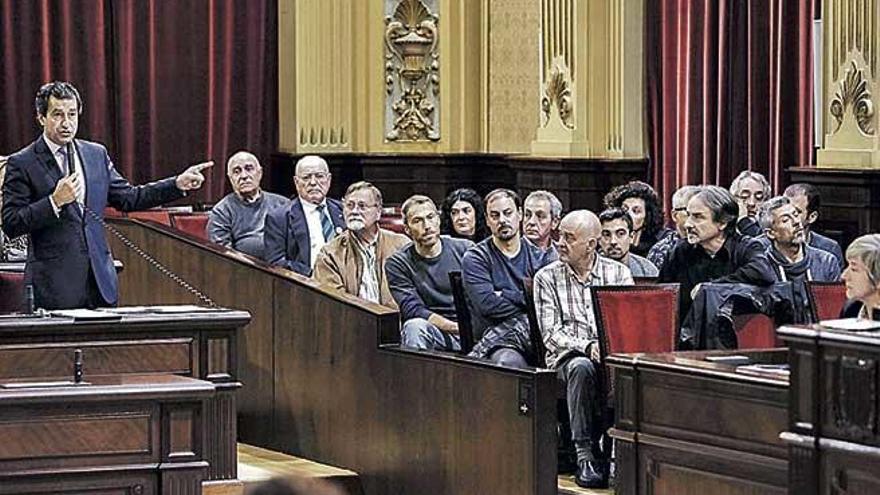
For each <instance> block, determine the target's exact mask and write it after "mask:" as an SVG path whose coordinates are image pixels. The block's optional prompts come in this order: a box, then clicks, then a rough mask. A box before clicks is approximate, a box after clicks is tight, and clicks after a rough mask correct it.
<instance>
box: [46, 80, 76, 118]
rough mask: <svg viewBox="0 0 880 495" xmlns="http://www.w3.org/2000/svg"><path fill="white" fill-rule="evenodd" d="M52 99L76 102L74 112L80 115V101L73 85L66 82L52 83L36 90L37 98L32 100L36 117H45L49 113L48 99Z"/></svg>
mask: <svg viewBox="0 0 880 495" xmlns="http://www.w3.org/2000/svg"><path fill="white" fill-rule="evenodd" d="M52 97H54V98H55V99H56V100H76V110H77V112H78V113H82V107H83V104H82V99H81V98H80V97H79V91H77V90H76V88H75V87H73V84H70V83H69V82H66V81H52V82H50V83H46V84H44V85H42V86H40V89H38V90H37V97H36V98H35V99H34V107H35V108H36V109H37V115H42V116H43V117H45V116H46V112H47V111H49V98H52Z"/></svg>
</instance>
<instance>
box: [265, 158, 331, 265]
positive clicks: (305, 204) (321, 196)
mask: <svg viewBox="0 0 880 495" xmlns="http://www.w3.org/2000/svg"><path fill="white" fill-rule="evenodd" d="M330 179H331V176H330V169H329V168H328V167H327V162H326V161H325V160H324V159H323V158H321V157H320V156H316V155H307V156H304V157H302V158H301V159H300V160H299V161H298V162H297V163H296V170H295V172H294V177H293V182H294V185H296V193H297V195H298V197H297V198H296V199H294V200H293V201H291V203H290V208H279V209H275V210H273V211H271V212H269V214H268V215H267V216H266V226H265V232H264V234H263V236H264V242H265V255H264V259H265V260H266V261H268V262H269V263H271V264H273V265H275V266H280V267H283V268H287V269H288V270H293V271H295V272H297V273H299V274H301V275H305V276H310V275H311V274H312V269H313V268H314V267H315V261H316V260H317V259H318V253H319V252H320V251H321V248H322V247H324V245H325V244H326V243H328V242H330V241H331V240H332V239H333V238H334V237H335V236H336V235H337V233H339V232H341V231H342V229H343V228H344V227H345V220H344V219H343V216H342V203H340V202H339V201H337V200H335V199H331V198H328V197H327V191H329V190H330Z"/></svg>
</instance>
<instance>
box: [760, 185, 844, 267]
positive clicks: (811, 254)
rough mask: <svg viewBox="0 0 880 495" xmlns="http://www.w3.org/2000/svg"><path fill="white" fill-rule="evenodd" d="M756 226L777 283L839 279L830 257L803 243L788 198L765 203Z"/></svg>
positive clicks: (833, 261)
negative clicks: (763, 238) (765, 246)
mask: <svg viewBox="0 0 880 495" xmlns="http://www.w3.org/2000/svg"><path fill="white" fill-rule="evenodd" d="M758 223H759V224H760V225H761V228H762V229H764V235H765V236H766V238H767V240H768V241H769V244H770V245H769V247H768V248H767V257H768V259H769V260H770V263H771V264H772V265H773V267H774V268H775V269H776V270H775V271H776V274H777V275H778V277H779V280H780V281H788V280H808V281H812V280H815V281H819V282H832V281H835V280H839V279H840V267H839V266H838V265H837V259H835V258H834V255H833V254H831V253H828V252H826V251H822V250H821V249H816V248H814V247H812V246H810V245H808V244H807V243H806V238H805V236H804V231H805V229H804V227H803V225H802V224H801V222H800V215H798V213H797V211H796V209H795V207H794V205H793V204H792V203H791V200H790V199H788V198H787V197H785V196H777V197H775V198H771V199H768V200H767V201H765V202H764V203H763V204H762V205H761V208H760V209H759V210H758Z"/></svg>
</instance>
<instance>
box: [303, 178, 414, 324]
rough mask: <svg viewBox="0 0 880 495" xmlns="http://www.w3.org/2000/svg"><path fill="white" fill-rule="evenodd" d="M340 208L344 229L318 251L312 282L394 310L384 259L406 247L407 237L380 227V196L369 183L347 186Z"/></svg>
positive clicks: (395, 304)
mask: <svg viewBox="0 0 880 495" xmlns="http://www.w3.org/2000/svg"><path fill="white" fill-rule="evenodd" d="M342 205H343V215H344V216H345V225H346V230H345V231H344V232H342V233H340V234H339V235H338V236H336V237H334V238H333V240H332V241H330V242H328V243H327V244H326V245H325V246H324V247H323V248H322V249H321V252H320V253H319V254H318V259H317V260H316V261H315V272H314V278H315V280H316V281H317V282H318V283H320V284H322V285H324V286H326V287H328V288H330V289H334V290H340V291H345V292H347V293H349V294H352V295H355V296H358V297H360V298H361V299H366V300H367V301H370V302H374V303H378V304H382V305H385V306H388V307H389V308H392V309H397V303H395V302H394V298H393V297H392V296H391V291H390V290H389V289H388V280H387V279H386V277H385V260H387V259H388V258H389V257H390V256H391V255H392V254H394V253H395V252H397V250H398V249H400V248H402V247H404V246H406V245H407V244H409V242H410V240H409V237H407V236H405V235H403V234H398V233H396V232H392V231H390V230H385V229H383V228H380V227H379V217H380V216H381V214H382V193H381V192H379V189H377V188H376V187H375V186H373V185H372V184H370V183H369V182H364V181H361V182H355V183H354V184H352V185H350V186H348V189H347V190H346V191H345V197H344V198H342Z"/></svg>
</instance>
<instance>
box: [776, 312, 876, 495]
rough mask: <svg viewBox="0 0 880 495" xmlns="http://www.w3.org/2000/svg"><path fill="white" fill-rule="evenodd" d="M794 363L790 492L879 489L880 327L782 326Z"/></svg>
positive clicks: (853, 493)
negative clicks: (867, 329) (835, 328)
mask: <svg viewBox="0 0 880 495" xmlns="http://www.w3.org/2000/svg"><path fill="white" fill-rule="evenodd" d="M778 332H779V335H780V336H781V337H782V339H783V340H784V341H785V342H787V343H788V346H789V353H790V357H789V359H790V360H791V363H792V377H791V379H792V382H791V391H792V393H791V397H790V399H789V404H790V407H789V409H790V417H789V425H788V431H786V432H785V433H784V434H783V439H784V440H785V442H786V444H787V445H788V448H789V454H790V457H791V469H790V473H789V478H790V485H789V486H790V489H789V493H790V494H792V495H794V494H798V495H814V494H816V495H818V494H827V493H832V494H836V493H839V494H847V495H862V494H864V495H867V494H876V493H880V470H878V466H880V417H878V416H880V403H878V397H880V392H878V389H880V331H877V330H875V331H865V332H852V331H845V330H834V329H830V328H825V327H822V326H819V325H813V326H809V327H807V326H803V327H796V326H791V327H781V328H780V329H779V330H778Z"/></svg>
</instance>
